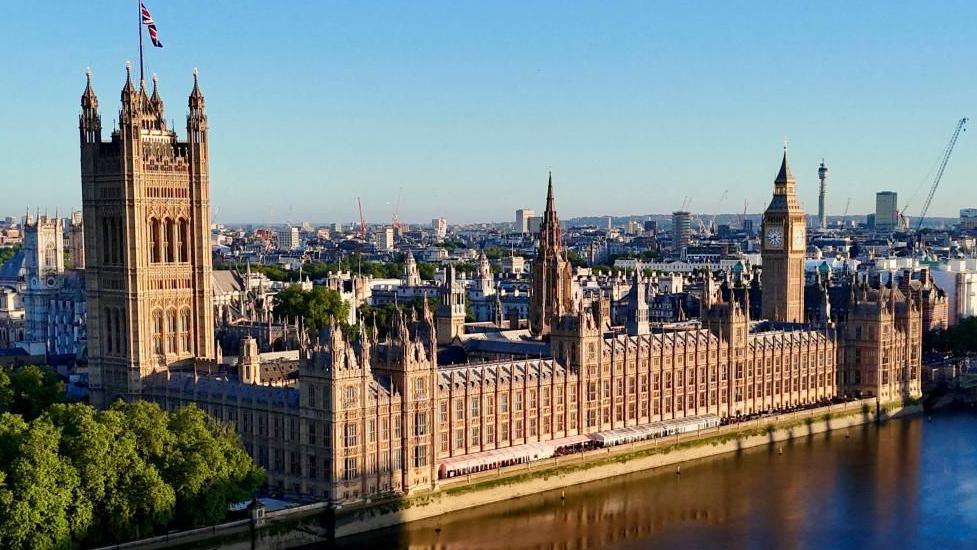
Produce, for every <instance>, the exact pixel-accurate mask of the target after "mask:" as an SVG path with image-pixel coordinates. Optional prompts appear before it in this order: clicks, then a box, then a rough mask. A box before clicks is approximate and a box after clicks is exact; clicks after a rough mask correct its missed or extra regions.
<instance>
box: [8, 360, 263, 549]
mask: <svg viewBox="0 0 977 550" xmlns="http://www.w3.org/2000/svg"><path fill="white" fill-rule="evenodd" d="M52 375H53V373H50V371H46V370H45V369H43V368H40V367H22V368H20V369H16V370H14V371H13V372H8V371H3V370H0V548H32V549H33V548H39V549H45V548H71V547H79V546H95V545H101V544H107V543H113V542H122V541H126V540H132V539H136V538H142V537H146V536H151V535H153V534H157V533H160V532H164V531H166V530H167V529H169V528H170V527H191V526H193V525H199V524H212V523H216V522H218V521H220V520H221V519H222V518H223V517H224V515H225V513H226V510H227V506H228V504H229V503H231V502H236V501H240V500H244V499H246V498H247V497H249V496H250V495H251V494H252V493H253V491H255V490H256V489H257V488H258V487H259V486H260V485H261V484H262V483H263V481H264V472H263V471H262V470H261V469H260V468H258V467H257V466H256V465H255V464H254V463H253V462H252V460H251V458H250V457H249V456H248V455H247V453H246V452H245V450H244V448H243V447H242V446H241V443H240V441H239V439H238V437H237V434H236V433H235V432H234V430H233V428H232V426H231V425H230V424H227V423H223V422H217V421H214V420H212V419H210V418H209V417H208V416H207V415H206V414H204V413H203V412H202V411H201V410H200V409H198V408H197V407H196V406H194V405H188V406H185V407H181V408H178V409H176V410H174V411H173V412H169V413H168V412H166V411H163V410H162V409H160V407H159V406H158V405H156V404H154V403H150V402H145V401H137V402H135V403H132V404H126V403H122V402H118V403H116V404H115V405H114V406H112V407H111V408H109V409H108V410H105V411H98V410H96V409H94V408H93V407H91V406H89V405H87V404H83V403H57V402H54V401H56V400H57V398H58V397H60V382H57V378H56V377H55V378H54V382H53V383H52V381H51V376H52ZM55 389H56V390H57V392H58V393H54V392H55ZM52 396H53V401H52Z"/></svg>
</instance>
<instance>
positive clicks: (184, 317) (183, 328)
mask: <svg viewBox="0 0 977 550" xmlns="http://www.w3.org/2000/svg"><path fill="white" fill-rule="evenodd" d="M192 322H193V321H192V317H191V316H190V308H188V307H187V308H183V310H182V311H180V351H181V352H183V353H190V324H191V323H192Z"/></svg>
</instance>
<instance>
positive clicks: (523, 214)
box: [516, 208, 536, 233]
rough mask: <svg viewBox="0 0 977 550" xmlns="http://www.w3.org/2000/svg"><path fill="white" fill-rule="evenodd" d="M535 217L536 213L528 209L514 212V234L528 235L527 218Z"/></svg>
mask: <svg viewBox="0 0 977 550" xmlns="http://www.w3.org/2000/svg"><path fill="white" fill-rule="evenodd" d="M535 216H536V212H535V211H533V210H530V209H529V208H520V209H519V210H516V232H517V233H530V230H529V218H532V217H535Z"/></svg>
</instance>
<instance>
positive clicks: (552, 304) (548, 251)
mask: <svg viewBox="0 0 977 550" xmlns="http://www.w3.org/2000/svg"><path fill="white" fill-rule="evenodd" d="M570 288H571V280H570V263H569V262H568V261H567V259H566V256H565V255H564V253H563V235H562V230H561V229H560V219H559V218H557V216H556V206H555V204H554V200H553V174H550V178H549V184H548V187H547V189H546V211H545V212H544V213H543V221H542V223H541V224H540V227H539V249H538V250H537V251H536V258H535V259H534V260H533V294H532V296H531V297H530V306H529V330H530V331H531V332H532V335H533V336H535V337H536V338H546V337H547V336H549V334H550V332H551V329H552V326H553V324H554V323H555V322H556V320H557V319H558V318H559V317H560V316H561V315H563V314H564V313H569V312H570V311H572V310H573V304H572V300H571V297H570Z"/></svg>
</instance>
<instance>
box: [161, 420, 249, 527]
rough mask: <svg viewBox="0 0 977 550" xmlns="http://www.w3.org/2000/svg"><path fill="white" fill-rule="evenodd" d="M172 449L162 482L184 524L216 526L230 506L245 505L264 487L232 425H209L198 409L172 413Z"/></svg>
mask: <svg viewBox="0 0 977 550" xmlns="http://www.w3.org/2000/svg"><path fill="white" fill-rule="evenodd" d="M169 430H170V432H172V434H173V439H172V446H171V447H170V448H169V449H168V450H167V453H166V457H165V458H164V466H163V468H164V474H163V475H164V478H165V479H167V480H168V481H169V482H170V483H171V485H172V486H173V488H174V490H175V491H176V497H177V519H178V521H179V522H180V523H181V524H184V525H192V524H194V523H202V524H210V523H216V522H217V521H220V520H221V519H223V518H224V515H225V514H226V512H227V505H228V503H230V502H234V501H240V500H244V499H245V498H247V497H249V496H251V494H252V492H253V491H254V490H255V489H257V488H258V486H260V485H261V483H263V482H264V472H263V471H262V470H261V469H260V468H258V467H257V466H255V464H254V462H252V460H251V458H250V457H249V456H248V455H247V453H245V452H244V449H243V448H242V447H241V445H240V442H239V440H238V438H237V434H236V433H235V432H234V431H233V430H231V428H230V426H229V425H228V424H224V423H218V422H213V421H210V420H209V419H208V418H207V416H206V415H205V414H204V413H203V411H201V410H200V409H198V408H197V407H196V406H194V405H188V406H184V407H180V408H179V409H176V410H175V411H173V412H172V413H171V414H170V421H169Z"/></svg>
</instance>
